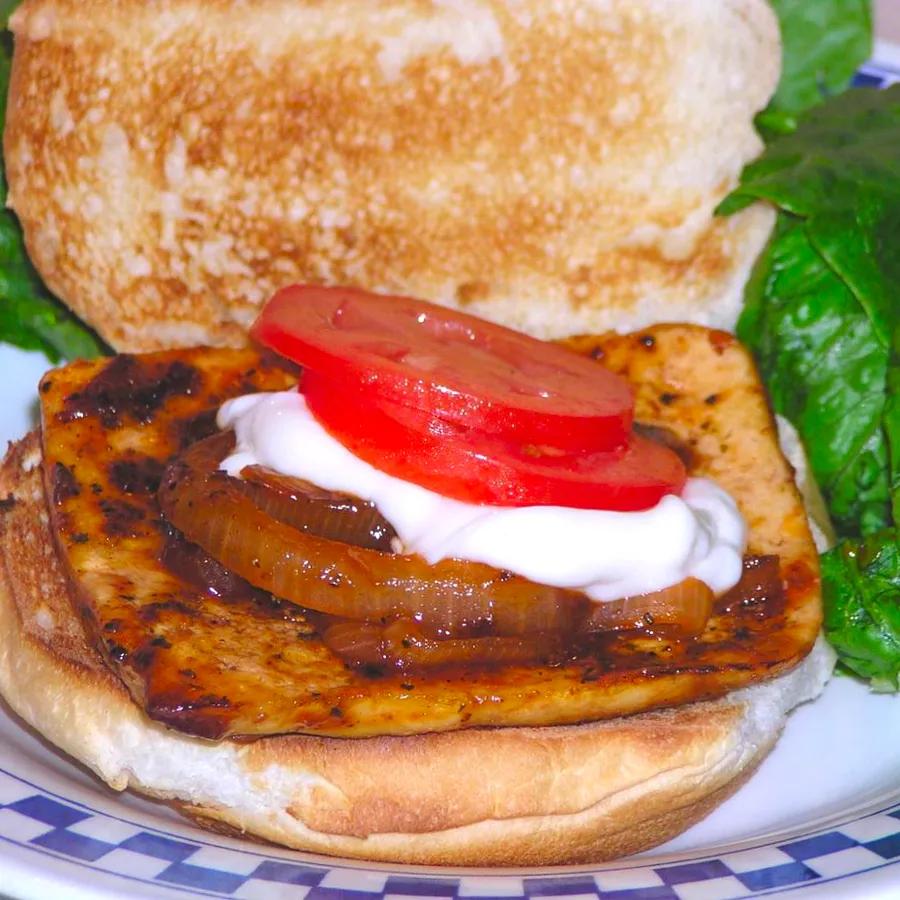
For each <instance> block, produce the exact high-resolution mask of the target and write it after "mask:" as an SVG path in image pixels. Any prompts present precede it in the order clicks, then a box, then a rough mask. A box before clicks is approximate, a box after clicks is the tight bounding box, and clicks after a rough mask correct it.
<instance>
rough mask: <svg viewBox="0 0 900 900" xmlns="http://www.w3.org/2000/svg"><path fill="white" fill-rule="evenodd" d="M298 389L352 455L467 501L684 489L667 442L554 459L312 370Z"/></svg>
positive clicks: (602, 505) (607, 499)
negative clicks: (367, 396) (367, 398)
mask: <svg viewBox="0 0 900 900" xmlns="http://www.w3.org/2000/svg"><path fill="white" fill-rule="evenodd" d="M302 390H303V392H304V394H305V395H306V402H307V405H308V406H309V409H310V411H311V412H312V413H313V415H314V416H315V417H316V418H317V419H318V420H319V422H320V424H321V425H322V426H323V427H324V428H325V429H326V430H327V431H328V432H329V433H330V434H331V435H332V436H333V437H334V438H336V439H337V440H338V441H340V442H341V443H342V444H343V445H344V446H345V447H347V449H348V450H350V451H351V452H352V453H354V454H355V455H356V456H358V457H360V458H361V459H363V460H365V461H366V462H368V463H370V464H371V465H373V466H375V467H376V468H378V469H380V470H381V471H383V472H387V473H388V474H389V475H393V476H395V477H397V478H402V479H404V480H406V481H411V482H413V483H414V484H418V485H420V486H421V487H424V488H428V489H429V490H431V491H435V492H436V493H439V494H442V495H444V496H446V497H452V498H454V499H457V500H462V501H464V502H467V503H484V504H491V505H495V506H569V507H575V508H579V509H608V510H622V511H631V510H642V509H649V508H650V507H652V506H654V505H655V504H656V503H658V502H659V500H660V499H662V497H663V496H665V495H666V494H670V493H677V492H680V491H681V489H682V488H683V487H684V482H685V478H686V472H685V468H684V464H683V463H682V462H681V460H680V459H679V457H678V456H677V455H676V454H675V453H673V452H672V451H671V450H669V449H668V448H667V447H664V446H662V445H661V444H657V443H655V442H653V441H649V440H646V439H644V438H641V437H638V436H636V435H632V436H631V437H630V439H629V441H628V443H627V444H626V446H625V447H623V448H620V449H619V450H617V451H605V452H593V453H588V454H571V455H560V454H559V453H558V451H551V452H550V453H546V452H543V451H542V448H541V447H539V446H533V445H532V446H522V445H515V444H510V443H508V442H505V441H503V440H500V439H498V438H497V437H495V436H491V435H485V434H480V433H478V432H475V431H473V430H472V429H467V428H464V427H461V426H459V425H457V424H455V423H453V422H446V421H444V420H441V419H431V420H430V421H429V424H428V425H427V427H422V416H421V413H420V412H419V411H418V410H411V409H410V408H409V407H404V406H401V405H399V404H391V403H389V402H387V401H381V402H379V403H372V402H366V403H364V404H361V403H360V402H359V398H358V397H357V396H355V395H354V394H353V393H348V392H346V391H344V390H341V388H340V384H339V383H335V382H334V381H332V380H330V379H328V378H327V377H322V376H321V375H320V373H318V372H316V371H314V370H309V371H307V372H306V373H305V374H304V376H303V383H302Z"/></svg>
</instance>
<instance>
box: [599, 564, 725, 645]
mask: <svg viewBox="0 0 900 900" xmlns="http://www.w3.org/2000/svg"><path fill="white" fill-rule="evenodd" d="M715 599H716V596H715V594H714V593H713V592H712V589H711V588H710V587H709V585H707V584H704V583H703V582H702V581H700V580H698V579H697V578H685V580H684V581H680V582H679V583H678V584H674V585H672V587H667V588H663V589H662V590H660V591H654V592H653V593H650V594H639V595H638V596H635V597H625V598H624V599H622V600H612V601H610V602H608V603H597V604H595V606H594V609H593V610H592V612H591V616H590V624H589V626H588V628H589V630H591V631H606V630H609V629H622V628H640V629H648V630H657V629H663V628H664V629H666V631H670V632H674V633H677V634H678V636H680V637H690V636H692V635H695V634H699V633H700V632H701V631H703V629H704V628H705V627H706V622H707V620H708V619H709V617H710V615H711V613H712V608H713V603H714V602H715Z"/></svg>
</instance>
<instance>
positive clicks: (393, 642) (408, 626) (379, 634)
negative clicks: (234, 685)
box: [316, 617, 565, 672]
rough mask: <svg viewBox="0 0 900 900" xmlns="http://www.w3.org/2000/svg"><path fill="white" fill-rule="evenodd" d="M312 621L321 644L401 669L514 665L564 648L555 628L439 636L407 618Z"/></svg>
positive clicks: (354, 661)
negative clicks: (499, 634)
mask: <svg viewBox="0 0 900 900" xmlns="http://www.w3.org/2000/svg"><path fill="white" fill-rule="evenodd" d="M316 627H317V628H318V630H319V632H320V634H321V635H322V640H323V641H324V643H325V645H326V646H327V647H328V648H329V649H330V650H331V651H332V652H333V653H336V654H337V655H338V656H340V657H341V659H343V660H344V662H345V663H347V664H348V665H350V666H353V667H355V668H363V667H366V666H370V667H376V668H384V667H387V668H390V669H397V670H399V671H404V672H407V671H415V670H423V669H433V668H438V667H442V666H459V665H467V664H477V665H479V666H484V665H517V664H524V663H536V662H540V661H547V660H548V659H551V658H553V657H554V656H557V655H559V654H560V653H562V652H563V649H564V648H563V642H564V638H565V636H564V635H563V634H561V633H559V632H557V633H554V634H540V633H536V634H525V635H517V636H509V635H508V636H505V637H497V636H490V637H477V638H447V639H445V640H437V639H435V638H433V637H429V636H428V635H427V634H425V632H424V631H423V629H422V628H421V626H420V625H418V624H417V623H416V622H413V621H411V620H409V619H397V620H396V621H394V622H392V623H391V624H390V625H378V624H375V623H373V622H358V621H352V620H348V619H334V618H331V617H323V618H322V621H320V622H317V623H316Z"/></svg>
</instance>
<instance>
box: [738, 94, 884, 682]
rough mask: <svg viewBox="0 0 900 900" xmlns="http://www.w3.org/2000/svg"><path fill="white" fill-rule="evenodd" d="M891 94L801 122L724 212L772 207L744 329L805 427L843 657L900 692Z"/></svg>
mask: <svg viewBox="0 0 900 900" xmlns="http://www.w3.org/2000/svg"><path fill="white" fill-rule="evenodd" d="M898 147H900V87H895V88H892V89H890V90H887V91H850V92H848V93H846V94H844V95H843V96H841V97H838V98H834V99H832V100H830V101H828V102H827V103H825V104H824V105H823V106H821V107H817V108H815V109H813V110H812V111H810V112H809V113H807V114H805V115H804V116H802V117H801V118H800V119H799V121H798V124H797V128H796V131H795V132H794V133H792V134H788V135H783V136H781V137H778V138H776V139H774V140H773V141H772V143H771V145H770V146H769V147H768V149H767V150H766V151H765V153H764V154H763V156H762V157H761V158H760V159H759V160H758V161H757V162H755V163H753V164H752V165H750V166H748V168H747V170H746V171H745V173H744V175H743V177H742V180H741V185H740V186H739V187H738V189H737V191H735V193H734V194H732V195H731V197H729V198H728V199H727V200H726V202H725V203H724V204H723V205H722V211H723V212H726V213H727V212H730V211H734V210H737V209H741V208H743V207H744V206H746V205H747V204H748V203H750V202H753V201H755V200H766V201H769V202H770V203H773V204H774V205H775V206H776V207H777V208H778V210H779V216H778V224H777V226H776V229H775V233H774V235H773V237H772V239H771V241H770V244H769V246H768V248H767V250H766V252H765V253H764V254H763V256H762V258H761V259H760V261H759V262H758V264H757V266H756V269H755V271H754V274H753V277H752V278H751V281H750V283H749V285H748V289H747V305H746V308H745V311H744V314H743V316H742V317H741V320H740V322H739V324H738V333H739V335H740V336H741V337H742V338H743V339H744V340H745V341H746V342H747V343H748V344H749V345H750V346H751V348H752V349H753V350H754V352H755V353H756V355H757V358H758V360H759V363H760V368H761V370H762V372H763V375H764V377H765V378H766V380H767V381H768V384H769V387H770V389H771V394H772V401H773V404H774V405H775V408H776V409H777V410H778V411H780V412H782V413H784V414H785V415H787V416H788V418H790V419H791V420H792V421H793V422H794V424H795V425H796V426H797V428H798V430H799V431H800V433H801V435H802V437H803V439H804V443H805V444H806V447H807V450H808V452H809V456H810V463H811V466H812V470H813V474H814V475H815V476H816V478H817V480H818V481H819V484H820V485H821V487H822V489H823V493H824V494H825V497H826V500H827V502H828V505H829V509H830V512H831V514H832V516H833V518H834V519H835V524H836V525H837V527H838V531H839V534H840V535H841V537H842V538H843V540H842V542H841V543H840V544H839V545H838V546H837V547H835V548H834V549H833V550H831V551H830V552H828V553H826V554H825V555H824V556H823V557H822V575H823V598H824V603H825V632H826V635H827V636H828V638H829V640H830V641H831V642H832V643H833V644H834V646H835V647H836V648H837V650H838V653H839V655H840V657H841V660H842V662H843V664H844V665H845V666H846V667H847V668H849V669H850V670H851V671H853V672H855V673H856V674H858V675H861V676H862V677H865V678H869V679H871V681H872V685H873V687H875V688H877V689H880V690H898V689H900V543H898V528H897V526H898V524H900V252H898V247H900V151H898V149H897V148H898Z"/></svg>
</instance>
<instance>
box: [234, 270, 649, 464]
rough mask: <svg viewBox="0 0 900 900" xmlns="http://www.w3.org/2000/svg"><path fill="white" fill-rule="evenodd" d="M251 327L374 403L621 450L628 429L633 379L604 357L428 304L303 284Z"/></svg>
mask: <svg viewBox="0 0 900 900" xmlns="http://www.w3.org/2000/svg"><path fill="white" fill-rule="evenodd" d="M251 333H252V335H253V337H254V338H256V339H257V340H258V341H260V342H261V343H262V344H265V345H266V346H268V347H271V348H272V349H274V350H275V351H277V352H278V353H280V354H282V355H283V356H286V357H288V358H289V359H292V360H294V361H295V362H297V363H300V365H302V366H305V367H307V368H309V369H313V370H315V371H317V372H319V373H321V374H322V375H326V376H328V377H329V378H334V379H338V380H339V381H341V382H343V383H344V384H345V385H347V388H348V389H352V390H354V391H357V392H362V393H360V397H361V399H365V400H366V402H368V401H371V402H375V403H378V402H381V401H385V402H388V403H391V404H395V405H399V406H406V407H410V408H413V409H418V410H420V411H422V412H424V413H427V415H428V416H429V418H431V417H433V418H436V419H440V420H442V421H445V422H451V423H454V424H456V425H460V426H462V427H465V428H472V429H475V430H477V431H479V432H483V433H484V434H490V435H494V436H496V437H498V438H502V439H505V440H509V441H514V442H517V443H521V444H546V445H550V446H553V447H557V448H559V449H560V450H564V451H568V452H582V451H596V450H612V449H614V448H616V447H621V446H623V445H624V444H625V443H626V442H627V440H628V434H629V431H630V429H631V420H632V410H633V405H634V402H633V401H634V398H633V393H632V390H631V386H630V385H629V384H628V382H627V381H625V379H623V378H621V377H620V376H619V375H616V374H614V373H613V372H610V371H608V370H607V369H605V368H604V367H603V366H602V365H600V364H599V363H598V362H595V361H594V360H590V359H588V358H586V357H584V356H581V355H579V354H577V353H574V352H572V351H570V350H568V349H566V348H565V347H562V346H559V345H556V344H550V343H546V342H544V341H539V340H536V339H535V338H531V337H528V336H527V335H524V334H520V333H519V332H517V331H512V330H510V329H508V328H503V327H501V326H499V325H494V324H492V323H490V322H486V321H483V320H481V319H476V318H474V317H472V316H467V315H465V314H463V313H459V312H455V311H453V310H449V309H444V308H443V307H440V306H435V305H434V304H431V303H426V302H424V301H422V300H414V299H412V298H410V297H387V296H382V295H380V294H371V293H368V292H366V291H361V290H357V289H355V288H326V287H310V286H302V285H295V286H292V287H288V288H284V289H283V290H281V291H279V292H278V293H277V294H275V296H274V297H273V298H272V299H271V300H270V301H269V303H268V304H267V305H266V307H265V308H264V309H263V311H262V313H261V314H260V317H259V319H258V320H257V321H256V323H255V325H254V326H253V329H252V332H251Z"/></svg>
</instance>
